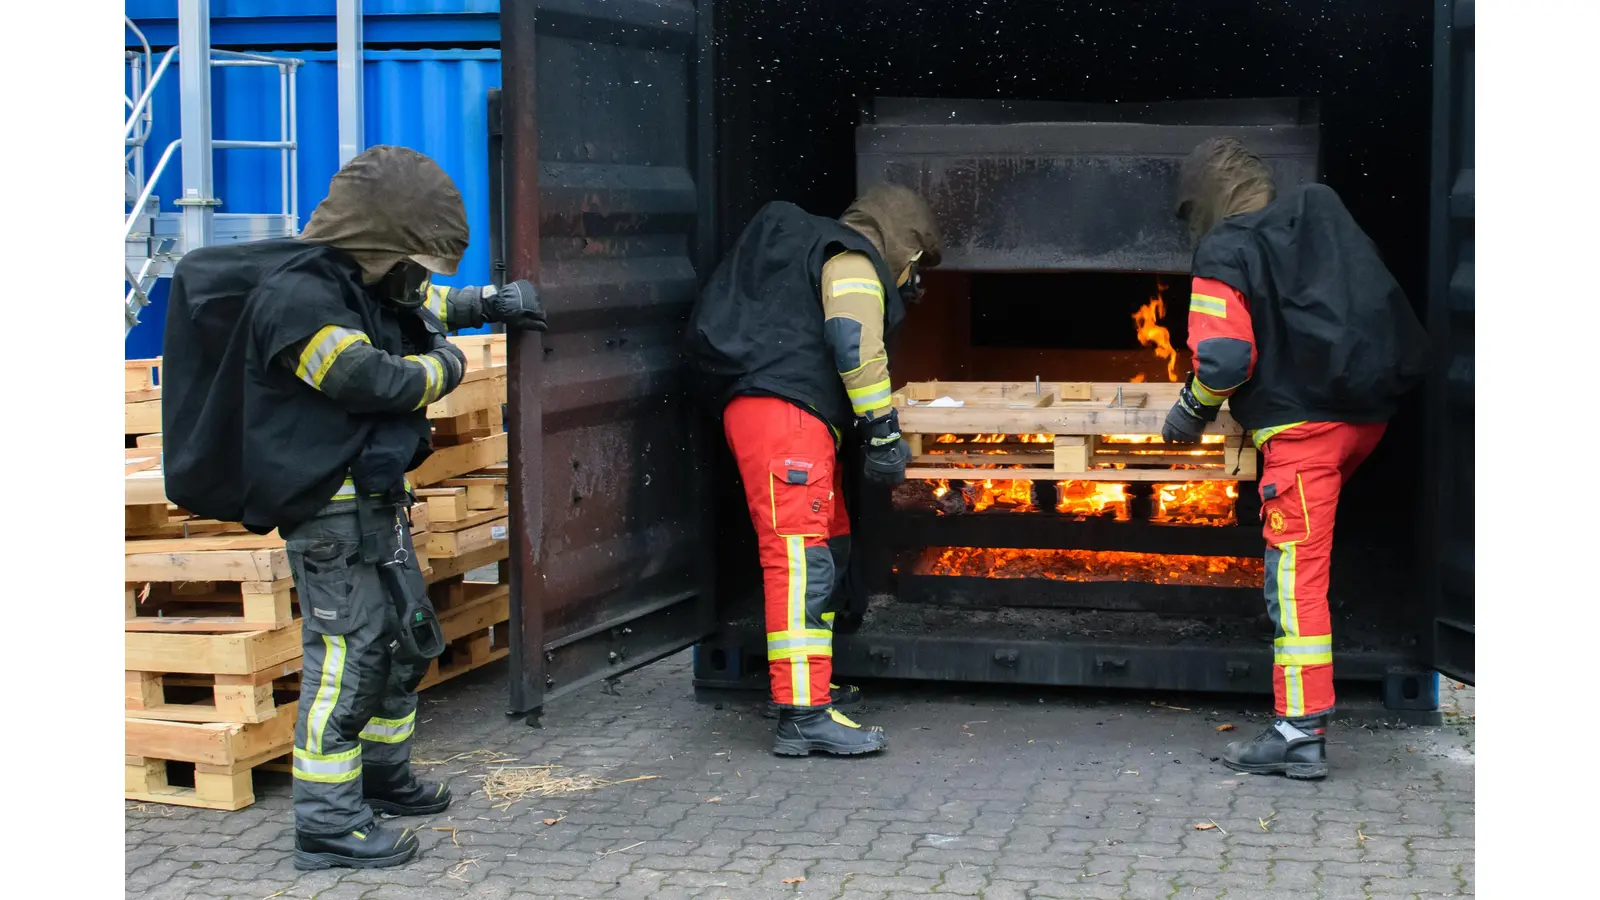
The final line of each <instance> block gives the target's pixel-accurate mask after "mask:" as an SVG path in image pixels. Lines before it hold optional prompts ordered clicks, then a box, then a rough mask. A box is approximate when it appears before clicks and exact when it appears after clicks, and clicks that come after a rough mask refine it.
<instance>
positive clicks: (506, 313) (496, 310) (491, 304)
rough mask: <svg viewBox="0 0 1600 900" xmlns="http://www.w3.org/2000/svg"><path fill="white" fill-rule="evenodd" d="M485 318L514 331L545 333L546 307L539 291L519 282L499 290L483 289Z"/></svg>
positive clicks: (525, 282)
mask: <svg viewBox="0 0 1600 900" xmlns="http://www.w3.org/2000/svg"><path fill="white" fill-rule="evenodd" d="M483 317H484V318H485V319H487V320H489V321H490V322H501V323H504V324H505V326H506V328H508V329H510V330H513V331H544V330H545V328H546V323H545V318H544V306H543V304H541V303H540V302H539V291H538V290H537V289H536V288H535V287H534V286H533V285H532V284H530V283H529V282H527V281H522V280H517V281H513V282H511V283H510V284H508V285H505V286H503V287H501V288H499V289H495V288H492V287H486V288H484V289H483Z"/></svg>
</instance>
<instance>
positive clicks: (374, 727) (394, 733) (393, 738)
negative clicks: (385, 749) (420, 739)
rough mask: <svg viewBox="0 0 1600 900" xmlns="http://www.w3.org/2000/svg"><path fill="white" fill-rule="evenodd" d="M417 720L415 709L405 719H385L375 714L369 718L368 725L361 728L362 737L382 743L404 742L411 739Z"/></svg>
mask: <svg viewBox="0 0 1600 900" xmlns="http://www.w3.org/2000/svg"><path fill="white" fill-rule="evenodd" d="M416 722H417V713H416V711H415V710H412V712H411V714H410V715H408V716H406V717H405V718H403V719H383V718H379V717H378V716H373V717H372V718H370V719H368V720H367V727H365V728H363V729H361V739H362V740H365V741H376V742H377V743H380V744H403V743H405V742H406V741H407V740H409V739H410V737H411V733H412V732H414V731H416Z"/></svg>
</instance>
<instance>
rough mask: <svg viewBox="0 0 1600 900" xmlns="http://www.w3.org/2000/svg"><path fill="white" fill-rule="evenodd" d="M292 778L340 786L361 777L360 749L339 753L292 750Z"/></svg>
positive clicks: (298, 748)
mask: <svg viewBox="0 0 1600 900" xmlns="http://www.w3.org/2000/svg"><path fill="white" fill-rule="evenodd" d="M292 769H293V773H292V774H293V775H294V777H296V778H298V779H300V780H301V781H316V782H320V783H322V784H342V783H344V782H346V781H353V780H354V779H356V778H359V777H361V748H360V747H359V746H357V747H352V748H350V749H349V750H345V751H343V752H340V753H328V754H322V753H312V752H311V751H309V750H304V749H302V748H300V747H296V748H294V764H293V766H292Z"/></svg>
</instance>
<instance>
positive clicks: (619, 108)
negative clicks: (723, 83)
mask: <svg viewBox="0 0 1600 900" xmlns="http://www.w3.org/2000/svg"><path fill="white" fill-rule="evenodd" d="M710 7H711V4H710V2H708V0H700V2H695V0H657V2H637V0H629V2H623V0H614V2H604V3H598V2H585V0H538V2H535V0H506V2H505V3H503V4H502V6H501V31H502V37H501V47H502V65H503V78H502V85H503V87H502V89H501V94H500V96H499V97H498V98H497V99H498V103H497V105H498V107H499V110H500V113H501V115H500V123H499V131H500V135H499V140H498V141H497V146H498V147H499V152H500V155H501V157H502V160H503V162H502V166H503V168H502V170H501V172H500V173H499V174H500V176H501V179H500V180H501V184H502V190H501V199H500V201H499V203H498V206H499V209H498V210H497V212H498V216H499V220H500V221H501V222H503V227H504V231H505V237H504V258H505V266H506V275H505V277H506V278H508V279H515V278H528V279H530V280H532V281H534V282H535V283H536V284H537V285H538V286H539V290H540V294H541V296H542V297H543V299H544V303H545V306H546V308H547V309H548V311H549V318H550V330H549V333H548V334H545V335H538V334H528V335H521V336H515V337H513V338H512V342H511V348H510V366H511V375H510V389H509V396H508V398H507V399H508V401H509V402H508V409H507V430H508V431H510V432H511V437H510V445H511V472H512V479H511V480H512V494H511V498H512V499H511V504H512V509H511V515H512V526H513V528H512V531H513V534H512V595H513V602H512V607H511V612H512V618H511V634H510V637H511V668H512V673H511V697H510V701H511V711H512V712H516V713H522V712H528V711H532V710H537V709H538V708H539V707H540V706H542V705H543V703H544V702H545V701H547V700H550V699H553V698H555V697H558V696H560V695H562V694H565V693H567V692H570V691H573V690H576V689H578V688H580V687H583V686H584V685H588V684H592V683H594V682H596V681H599V680H602V679H606V678H611V677H614V676H616V675H619V674H621V673H623V672H626V671H628V670H630V669H633V668H637V667H639V666H641V665H644V664H646V663H649V662H652V661H654V660H656V659H659V658H661V657H662V656H665V655H667V654H669V653H673V652H674V651H677V650H680V649H682V648H684V647H687V646H689V645H691V644H693V643H694V642H695V641H697V640H699V639H700V638H701V637H703V636H705V635H707V634H709V633H710V632H711V631H712V629H713V628H714V626H715V604H714V601H713V598H712V593H711V571H712V570H711V540H710V538H711V528H710V513H709V509H710V507H709V504H708V498H709V495H710V492H709V490H708V488H707V483H706V482H707V471H708V467H707V466H706V465H705V462H704V460H705V456H706V453H705V451H704V449H703V448H704V446H705V444H704V443H703V440H704V437H705V436H704V435H703V434H702V433H700V432H701V426H700V424H699V422H698V421H697V420H696V418H695V417H694V416H693V414H692V412H691V410H690V408H689V405H688V403H687V402H686V401H685V399H684V397H683V392H682V389H681V386H682V374H681V372H682V370H681V365H680V357H679V348H680V344H681V338H682V333H683V324H684V321H685V319H686V317H687V316H688V313H689V309H690V307H691V305H692V304H693V302H694V299H695V296H696V293H697V291H698V288H699V285H700V282H701V280H702V279H703V278H704V277H705V276H706V275H708V274H709V270H708V268H707V263H708V260H709V259H710V258H711V255H712V253H713V252H714V250H713V247H712V234H713V231H712V221H711V219H712V215H713V210H714V208H715V207H714V205H713V202H712V200H713V198H712V196H711V188H712V173H713V170H712V159H713V144H712V140H711V139H712V120H711V101H710V98H711V96H712V84H711V55H710V53H709V49H708V48H709V46H710V37H711V27H712V25H711V9H710Z"/></svg>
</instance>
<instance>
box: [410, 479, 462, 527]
mask: <svg viewBox="0 0 1600 900" xmlns="http://www.w3.org/2000/svg"><path fill="white" fill-rule="evenodd" d="M417 497H418V499H421V500H425V501H427V502H426V504H424V505H426V506H427V509H428V521H429V522H430V523H434V522H438V523H444V522H457V521H460V520H462V519H465V518H466V517H467V516H468V515H469V513H468V510H467V489H466V488H451V487H441V488H419V489H418V490H417Z"/></svg>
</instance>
